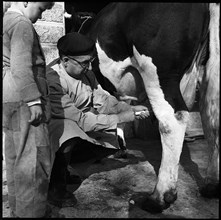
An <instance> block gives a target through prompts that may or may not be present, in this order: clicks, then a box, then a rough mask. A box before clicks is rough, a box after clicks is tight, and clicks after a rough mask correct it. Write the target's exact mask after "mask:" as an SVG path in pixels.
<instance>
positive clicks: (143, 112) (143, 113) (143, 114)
mask: <svg viewBox="0 0 221 220" xmlns="http://www.w3.org/2000/svg"><path fill="white" fill-rule="evenodd" d="M131 108H132V109H133V111H134V113H135V118H136V119H145V118H148V117H149V116H150V113H149V111H148V109H147V107H146V106H143V105H135V106H131Z"/></svg>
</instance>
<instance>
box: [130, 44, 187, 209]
mask: <svg viewBox="0 0 221 220" xmlns="http://www.w3.org/2000/svg"><path fill="white" fill-rule="evenodd" d="M132 62H133V64H134V66H135V67H136V68H137V69H138V70H139V72H140V74H141V77H142V79H143V82H144V86H145V90H146V93H147V96H148V98H149V100H150V104H151V106H152V109H153V112H154V114H155V116H156V118H157V119H158V121H159V131H160V135H161V143H162V148H163V151H162V160H161V166H160V169H159V174H158V179H157V183H156V186H155V189H154V192H153V194H152V195H151V197H150V198H148V199H147V201H146V202H145V204H146V209H148V211H152V212H153V211H162V210H163V209H165V208H167V207H168V205H169V204H171V203H173V202H174V201H175V200H176V198H177V191H176V183H177V178H178V168H179V160H180V154H181V151H182V146H183V140H184V134H185V130H186V125H187V122H188V116H189V113H188V112H187V111H179V112H177V113H174V109H173V108H172V106H171V105H170V104H169V103H168V102H167V101H166V100H165V98H164V94H163V91H162V89H161V88H160V84H159V79H158V75H157V71H156V67H155V66H154V64H153V63H152V59H151V58H149V57H147V56H144V55H140V54H139V53H138V51H137V50H136V48H135V47H134V58H132Z"/></svg>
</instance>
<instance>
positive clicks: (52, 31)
mask: <svg viewBox="0 0 221 220" xmlns="http://www.w3.org/2000/svg"><path fill="white" fill-rule="evenodd" d="M63 14H64V2H55V5H54V6H53V8H52V9H51V10H46V11H45V12H43V14H42V19H39V20H38V21H37V22H36V23H35V24H34V26H35V29H36V31H37V33H38V35H39V37H40V42H41V45H42V48H43V50H44V54H45V58H46V64H48V63H50V62H51V61H52V60H53V59H55V58H57V57H58V51H57V46H56V45H57V41H58V39H59V38H60V37H62V36H63V35H64V34H65V22H64V16H63Z"/></svg>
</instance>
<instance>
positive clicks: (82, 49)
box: [46, 32, 149, 207]
mask: <svg viewBox="0 0 221 220" xmlns="http://www.w3.org/2000/svg"><path fill="white" fill-rule="evenodd" d="M57 48H58V52H59V58H58V59H55V60H54V61H52V62H51V63H50V64H49V65H48V66H47V70H46V77H47V81H48V86H49V94H50V95H49V97H50V102H51V110H52V111H51V112H52V118H51V121H50V123H49V136H50V140H51V144H52V146H53V148H54V151H55V152H56V157H55V161H54V165H53V169H52V174H51V182H50V189H49V201H50V202H51V203H52V204H54V205H57V206H62V207H64V206H66V207H67V206H72V205H73V203H74V197H73V194H72V193H70V192H68V191H67V189H66V184H67V177H68V176H70V174H68V173H69V171H70V170H69V171H68V169H67V166H69V164H70V162H72V163H80V162H85V161H89V160H90V161H91V162H92V161H95V160H100V159H101V158H103V157H105V156H107V155H110V154H114V153H116V152H117V151H118V150H119V144H118V141H117V133H116V129H117V125H118V124H119V123H125V122H131V121H134V120H135V119H143V118H146V117H148V116H149V112H148V111H147V107H145V106H130V105H128V104H127V103H125V102H123V101H118V100H117V99H116V98H115V97H114V96H112V95H110V94H109V93H108V92H107V91H105V90H103V89H102V87H101V85H100V84H99V83H98V82H97V80H96V77H95V74H94V73H93V72H92V70H91V69H92V68H91V62H92V61H93V59H94V53H95V43H94V42H93V41H92V40H91V39H90V38H88V37H86V36H85V35H82V34H80V33H77V32H72V33H69V34H66V35H65V36H63V37H61V38H60V39H59V40H58V43H57ZM137 111H144V112H143V113H141V114H140V115H139V116H136V115H135V112H137ZM69 168H70V166H69ZM65 173H66V175H64V174H65ZM71 200H72V201H73V203H71Z"/></svg>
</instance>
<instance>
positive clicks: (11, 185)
mask: <svg viewBox="0 0 221 220" xmlns="http://www.w3.org/2000/svg"><path fill="white" fill-rule="evenodd" d="M4 133H5V164H6V179H7V187H8V201H9V207H10V209H11V211H12V212H15V207H16V197H15V182H14V165H15V158H16V153H15V149H14V141H13V132H12V131H11V130H9V129H4Z"/></svg>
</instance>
